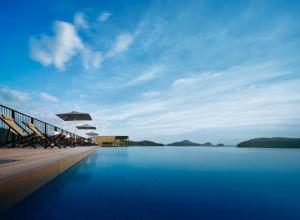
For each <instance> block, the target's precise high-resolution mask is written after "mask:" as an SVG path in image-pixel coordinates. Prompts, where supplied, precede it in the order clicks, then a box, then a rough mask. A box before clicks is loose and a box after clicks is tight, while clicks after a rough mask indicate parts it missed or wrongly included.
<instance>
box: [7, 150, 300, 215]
mask: <svg viewBox="0 0 300 220" xmlns="http://www.w3.org/2000/svg"><path fill="white" fill-rule="evenodd" d="M1 199H2V198H1ZM1 219H39V220H40V219H130V220H131V219H151V220H152V219H153V220H159V219H184V220H185V219H197V220H198V219H204V220H209V219H218V220H219V219H231V220H235V219H236V220H242V219H245V220H248V219H253V220H258V219H264V220H273V219H281V220H289V219H295V220H299V219H300V150H298V149H237V148H233V147H224V148H222V147H219V148H217V147H216V148H213V147H129V148H98V149H97V150H96V152H95V153H93V154H92V155H91V156H90V157H88V158H87V159H85V160H83V161H81V162H80V163H78V164H77V165H75V166H74V167H72V168H71V169H69V170H68V171H67V172H65V173H64V174H62V175H61V176H59V177H57V178H56V179H54V180H53V181H51V182H49V183H48V184H47V185H46V186H44V187H42V188H41V189H40V190H38V191H36V192H35V193H33V194H32V195H31V196H29V197H28V198H26V199H25V200H23V201H22V202H21V203H19V204H17V205H16V206H15V207H13V208H12V209H10V210H8V211H7V212H6V213H5V216H3V217H2V218H1Z"/></svg>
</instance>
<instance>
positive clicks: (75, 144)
mask: <svg viewBox="0 0 300 220" xmlns="http://www.w3.org/2000/svg"><path fill="white" fill-rule="evenodd" d="M76 133H77V132H76V119H75V143H74V146H75V147H76V138H77V134H76Z"/></svg>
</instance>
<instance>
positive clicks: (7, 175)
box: [0, 147, 95, 212]
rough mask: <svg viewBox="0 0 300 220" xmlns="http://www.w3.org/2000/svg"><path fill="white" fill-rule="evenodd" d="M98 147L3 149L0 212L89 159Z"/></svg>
mask: <svg viewBox="0 0 300 220" xmlns="http://www.w3.org/2000/svg"><path fill="white" fill-rule="evenodd" d="M94 150H95V147H76V148H65V149H59V148H53V149H43V148H41V149H7V148H6V149H5V148H4V149H0V160H3V161H4V160H8V161H10V160H13V161H12V162H8V163H1V164H0V212H1V211H3V210H5V209H7V208H9V207H11V206H13V205H15V204H16V203H18V202H19V201H21V200H22V199H23V198H25V197H26V196H28V195H30V194H31V193H32V192H34V191H35V190H37V189H39V188H40V187H41V186H43V185H44V184H46V183H47V182H49V181H50V180H51V179H53V178H55V177H56V176H57V175H59V174H61V173H63V172H64V171H65V170H67V169H68V168H70V167H71V166H73V165H74V164H76V163H77V162H79V161H80V160H82V159H84V158H85V157H87V156H88V155H89V154H91V153H92V152H93V151H94Z"/></svg>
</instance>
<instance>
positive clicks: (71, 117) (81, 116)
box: [56, 111, 92, 121]
mask: <svg viewBox="0 0 300 220" xmlns="http://www.w3.org/2000/svg"><path fill="white" fill-rule="evenodd" d="M56 115H57V116H58V117H59V118H61V119H62V120H64V121H88V120H92V117H91V116H90V114H89V113H82V112H76V111H72V112H68V113H62V114H56Z"/></svg>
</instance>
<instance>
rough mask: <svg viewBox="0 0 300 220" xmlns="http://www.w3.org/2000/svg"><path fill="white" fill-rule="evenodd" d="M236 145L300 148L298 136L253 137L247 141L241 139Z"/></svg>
mask: <svg viewBox="0 0 300 220" xmlns="http://www.w3.org/2000/svg"><path fill="white" fill-rule="evenodd" d="M237 147H252V148H300V138H283V137H273V138H254V139H251V140H248V141H243V142H241V143H239V144H238V145H237Z"/></svg>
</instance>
